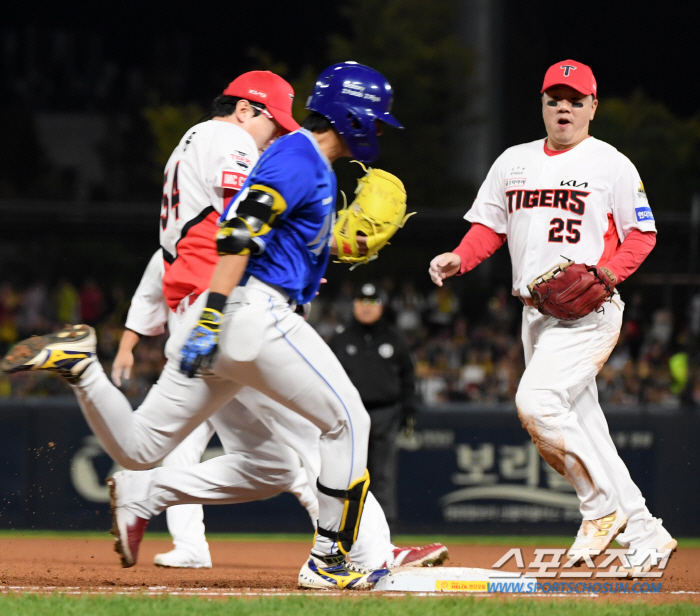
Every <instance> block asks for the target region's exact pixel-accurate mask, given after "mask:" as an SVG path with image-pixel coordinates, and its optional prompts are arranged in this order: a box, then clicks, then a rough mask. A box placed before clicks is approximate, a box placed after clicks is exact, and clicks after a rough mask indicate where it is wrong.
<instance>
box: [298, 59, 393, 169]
mask: <svg viewBox="0 0 700 616" xmlns="http://www.w3.org/2000/svg"><path fill="white" fill-rule="evenodd" d="M392 98H393V91H392V89H391V84H390V83H389V82H388V81H387V80H386V79H385V78H384V76H383V75H381V73H378V72H377V71H375V70H374V69H373V68H370V67H369V66H364V65H363V64H358V63H357V62H342V63H340V64H334V65H332V66H329V67H328V68H327V69H326V70H325V71H323V72H322V73H321V74H320V75H319V76H318V79H317V80H316V85H315V86H314V90H313V92H312V94H311V96H310V97H309V100H308V101H307V102H306V108H307V109H309V110H311V111H315V112H316V113H320V114H321V115H323V116H326V117H327V118H328V119H329V120H330V121H331V123H332V124H333V127H334V128H335V130H337V131H338V132H339V133H340V134H341V135H343V137H344V138H345V141H347V143H348V146H349V148H350V152H352V155H353V156H354V157H355V158H356V159H357V160H359V161H361V162H363V163H371V162H373V161H375V160H377V157H378V156H379V140H378V139H377V128H376V124H375V120H381V121H382V122H386V123H387V124H390V125H391V126H395V127H396V128H403V126H401V124H400V123H399V121H398V120H397V119H396V118H395V117H394V116H392V115H391V113H390V110H391V102H392Z"/></svg>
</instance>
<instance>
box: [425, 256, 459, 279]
mask: <svg viewBox="0 0 700 616" xmlns="http://www.w3.org/2000/svg"><path fill="white" fill-rule="evenodd" d="M461 267H462V258H461V257H460V256H459V255H458V254H455V253H454V252H445V253H443V254H441V255H438V256H437V257H435V258H434V259H433V260H432V261H431V262H430V269H428V272H429V273H430V279H431V280H432V281H433V282H434V283H435V284H436V285H437V286H438V287H441V286H442V281H443V280H445V278H450V277H451V276H454V275H455V274H459V270H460V268H461Z"/></svg>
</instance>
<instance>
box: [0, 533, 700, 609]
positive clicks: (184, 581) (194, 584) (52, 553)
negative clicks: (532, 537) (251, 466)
mask: <svg viewBox="0 0 700 616" xmlns="http://www.w3.org/2000/svg"><path fill="white" fill-rule="evenodd" d="M170 547H171V544H170V543H169V542H167V541H163V540H146V541H144V543H143V544H142V546H141V552H140V554H139V563H138V564H137V565H136V566H135V567H133V568H131V569H122V568H121V566H120V565H119V560H118V557H117V555H116V554H115V553H114V552H113V551H112V542H111V541H110V540H109V539H80V538H76V539H44V538H0V590H1V591H2V592H10V591H13V592H22V591H23V590H32V591H34V592H37V591H39V592H40V591H42V590H46V591H50V590H51V589H55V590H63V591H69V592H89V591H91V590H92V591H98V592H109V591H110V590H111V591H119V590H129V591H138V590H139V589H143V590H148V591H151V592H177V593H179V594H190V593H193V594H200V593H202V594H208V593H212V594H222V595H226V594H238V593H240V592H243V591H248V592H253V593H255V592H259V591H262V590H265V591H270V592H277V593H285V592H295V591H296V590H297V586H296V578H297V574H298V572H299V568H300V566H301V565H302V563H303V562H304V559H305V558H306V556H308V553H309V545H307V544H306V543H299V542H280V543H274V542H269V541H265V542H248V541H212V542H211V543H210V547H211V554H212V560H213V563H214V567H213V569H208V570H202V569H200V570H183V569H161V568H158V567H155V566H154V565H153V564H152V563H153V557H154V556H155V555H156V554H157V553H159V552H164V551H167V550H169V549H170ZM448 547H449V548H450V560H449V561H448V562H447V565H448V566H453V567H480V568H487V569H488V568H491V566H492V565H493V564H494V563H495V562H496V561H498V560H499V559H500V558H501V557H502V556H503V555H504V554H505V553H506V551H507V550H508V549H509V548H506V547H503V546H498V545H496V546H484V545H479V546H470V545H452V546H448ZM509 547H518V546H517V540H516V539H514V542H513V545H512V546H509ZM533 549H534V548H533V547H532V546H528V547H525V546H523V547H522V553H523V556H524V561H525V564H526V565H527V564H529V563H530V562H532V560H533ZM505 569H510V570H516V569H515V567H510V566H506V567H505ZM551 581H556V580H551ZM574 581H579V580H574ZM582 581H592V580H590V579H589V580H582ZM599 581H601V582H606V581H610V580H599ZM612 581H613V582H614V581H615V580H612ZM653 581H654V582H658V581H659V580H653ZM661 581H662V582H663V586H662V588H663V593H662V595H661V596H658V595H657V596H656V597H655V598H654V600H655V601H659V600H661V601H664V600H677V599H681V598H682V599H686V600H690V601H692V602H694V603H700V549H698V548H686V549H681V550H679V551H678V553H676V554H675V555H674V556H673V558H672V559H671V561H670V563H669V565H668V568H667V570H666V572H665V574H664V576H663V578H662V579H661ZM183 589H184V590H186V591H187V592H183ZM630 598H631V597H630ZM640 598H641V597H640V596H639V595H636V599H640Z"/></svg>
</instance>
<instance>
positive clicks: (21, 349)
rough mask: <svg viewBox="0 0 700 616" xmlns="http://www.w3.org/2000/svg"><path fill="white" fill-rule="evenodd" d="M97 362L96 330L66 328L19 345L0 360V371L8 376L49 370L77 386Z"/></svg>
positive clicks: (81, 326) (79, 326)
mask: <svg viewBox="0 0 700 616" xmlns="http://www.w3.org/2000/svg"><path fill="white" fill-rule="evenodd" d="M96 359H97V336H95V330H94V329H93V328H92V327H90V326H88V325H66V326H65V327H64V328H63V329H62V330H61V331H59V332H56V333H53V334H46V335H45V336H32V337H31V338H27V339H26V340H22V342H18V343H17V344H16V345H15V346H14V347H12V349H11V350H10V352H9V353H8V354H7V355H5V357H4V358H3V359H2V361H0V369H2V370H3V371H4V372H7V374H12V373H13V372H22V371H25V370H50V371H52V372H56V373H58V374H60V375H61V376H63V377H65V378H66V379H67V380H68V381H69V382H71V383H77V382H78V381H79V380H80V377H81V375H82V374H83V372H85V369H86V368H87V367H88V366H89V365H90V364H91V363H92V362H93V361H95V360H96Z"/></svg>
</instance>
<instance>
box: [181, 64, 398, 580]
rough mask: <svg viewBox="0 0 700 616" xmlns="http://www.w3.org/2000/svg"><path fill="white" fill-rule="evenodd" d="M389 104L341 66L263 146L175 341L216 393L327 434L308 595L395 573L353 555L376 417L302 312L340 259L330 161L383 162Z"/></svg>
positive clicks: (373, 83) (381, 91)
mask: <svg viewBox="0 0 700 616" xmlns="http://www.w3.org/2000/svg"><path fill="white" fill-rule="evenodd" d="M391 97H392V90H391V86H390V85H389V83H388V82H387V81H386V80H385V79H384V77H382V76H381V75H380V74H379V73H377V72H376V71H374V70H373V69H371V68H369V67H365V66H362V65H359V64H355V63H343V64H339V65H335V66H332V67H330V68H329V69H327V70H326V71H324V73H322V74H321V76H320V77H319V78H318V80H317V83H316V86H315V89H314V93H313V94H312V96H311V97H310V99H309V102H308V105H307V107H308V108H309V109H310V110H311V111H312V113H311V114H310V115H309V116H308V117H307V119H306V120H305V121H304V122H303V123H302V128H301V129H300V130H298V131H296V132H294V133H291V134H290V135H287V136H285V137H282V138H280V139H278V140H277V141H275V143H273V144H272V146H270V147H269V148H268V149H267V150H266V152H265V153H264V154H263V156H262V157H261V159H260V161H259V162H258V164H257V165H256V167H255V168H254V169H253V171H252V172H251V173H250V175H249V176H248V179H247V181H246V183H245V184H244V185H243V187H242V189H241V191H240V192H239V193H238V195H237V196H236V197H235V198H234V199H233V200H232V202H231V203H230V204H229V205H228V207H227V208H226V210H225V211H224V213H223V215H222V216H221V220H220V223H219V225H220V228H219V232H218V235H217V246H218V249H219V254H220V255H221V260H220V261H219V264H218V266H217V269H216V271H215V272H214V276H213V278H212V282H211V285H210V289H209V294H208V296H207V297H206V298H202V303H203V304H204V306H203V310H202V311H201V313H199V314H198V311H196V310H191V311H190V314H192V315H195V316H193V319H192V320H193V323H192V325H193V328H192V330H191V331H190V332H189V333H186V334H185V335H186V336H187V339H186V340H184V341H182V340H181V341H177V340H173V339H171V342H172V343H173V345H176V346H178V347H180V346H181V349H182V350H181V354H180V358H181V364H180V367H181V370H182V371H183V372H185V373H187V374H188V375H189V376H191V377H196V376H197V375H198V374H200V371H201V369H202V368H204V369H205V374H210V375H211V376H207V377H206V378H205V380H206V381H207V382H211V384H212V387H213V388H215V389H218V388H223V389H224V390H225V391H227V392H230V393H231V394H233V393H235V392H236V391H237V388H238V387H242V386H245V385H248V386H251V387H254V388H255V389H258V390H259V391H261V392H263V393H265V394H266V395H268V396H269V397H271V398H272V399H274V400H277V401H278V402H281V403H283V404H285V405H286V406H287V407H289V408H291V409H292V410H294V411H296V412H298V413H299V414H301V415H302V416H304V417H306V418H308V419H309V420H310V421H311V422H312V423H314V424H315V425H316V426H317V427H318V428H319V429H320V430H321V447H320V450H321V472H320V477H319V478H318V490H319V510H320V511H319V522H318V531H317V534H316V537H315V540H314V545H313V548H312V551H311V555H310V557H309V559H308V560H307V562H306V563H305V564H304V565H303V567H302V569H301V571H300V573H299V585H300V586H302V587H307V588H329V587H335V588H369V587H372V586H373V585H374V584H375V583H376V581H377V580H378V579H380V578H381V577H382V576H383V575H385V574H386V573H387V570H385V569H380V570H376V571H367V570H363V569H360V568H357V567H355V566H353V565H352V564H351V563H349V562H348V561H347V560H346V558H345V556H346V555H347V554H348V552H349V551H350V549H351V547H352V544H353V542H354V540H355V539H356V537H357V531H358V528H359V523H360V518H361V516H362V509H363V506H364V501H365V497H366V494H367V490H368V488H369V475H368V473H367V470H366V462H367V440H368V436H369V427H370V420H369V416H368V414H367V412H366V410H365V409H364V407H363V405H362V401H361V400H360V396H359V394H358V392H357V390H356V389H355V387H354V386H353V385H352V383H351V382H350V379H349V378H348V376H347V375H346V373H345V371H344V370H343V368H342V366H341V365H340V363H339V362H338V360H337V359H336V357H335V355H334V354H333V352H332V351H331V350H330V348H329V347H328V346H327V345H326V344H325V343H324V342H323V340H322V339H321V337H320V336H319V335H318V334H317V333H316V332H315V331H314V329H313V328H312V327H311V326H310V325H309V324H308V323H306V322H305V321H304V319H303V318H301V317H300V316H299V315H297V314H295V312H294V307H295V305H296V304H297V303H306V302H309V301H311V300H312V299H313V298H314V296H315V295H316V292H317V291H318V288H319V285H320V281H321V277H322V276H323V274H324V272H325V270H326V267H327V264H328V259H329V256H330V253H331V249H332V246H331V244H332V230H333V222H334V216H335V194H336V181H335V175H334V173H333V169H332V167H331V163H332V162H333V161H335V160H336V159H338V158H341V157H350V156H353V157H354V158H357V159H359V160H361V161H362V162H371V161H373V160H375V159H376V158H377V156H378V154H379V145H378V139H377V137H378V133H380V132H381V130H382V129H381V124H380V123H388V124H391V125H393V126H396V127H400V124H399V123H398V122H397V120H396V119H395V118H394V117H393V116H392V115H391V113H390V106H391ZM187 329H188V328H187V327H183V328H181V331H182V332H183V333H185V332H187Z"/></svg>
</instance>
